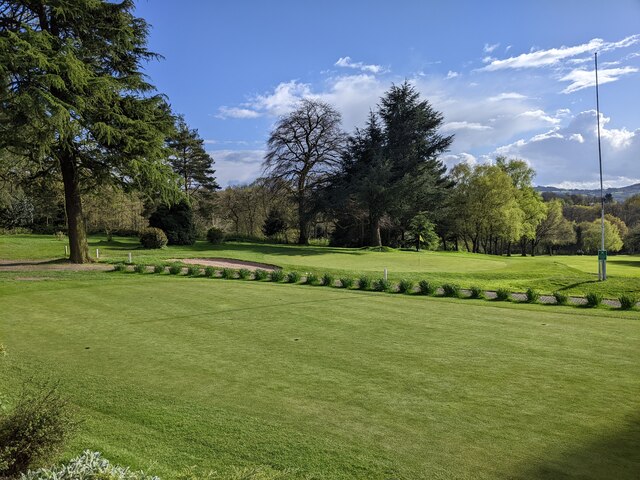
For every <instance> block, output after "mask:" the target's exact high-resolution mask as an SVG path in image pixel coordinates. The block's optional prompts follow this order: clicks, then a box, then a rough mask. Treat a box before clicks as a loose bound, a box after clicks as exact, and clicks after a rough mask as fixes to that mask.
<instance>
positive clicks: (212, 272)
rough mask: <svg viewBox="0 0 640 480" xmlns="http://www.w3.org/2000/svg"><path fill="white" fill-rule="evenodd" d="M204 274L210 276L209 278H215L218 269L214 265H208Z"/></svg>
mask: <svg viewBox="0 0 640 480" xmlns="http://www.w3.org/2000/svg"><path fill="white" fill-rule="evenodd" d="M204 276H205V277H209V278H213V277H215V276H216V269H215V268H214V267H206V268H205V269H204Z"/></svg>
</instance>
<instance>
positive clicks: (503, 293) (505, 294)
mask: <svg viewBox="0 0 640 480" xmlns="http://www.w3.org/2000/svg"><path fill="white" fill-rule="evenodd" d="M509 299H511V292H509V290H507V289H506V288H499V289H498V290H496V300H498V301H499V302H506V301H508V300H509Z"/></svg>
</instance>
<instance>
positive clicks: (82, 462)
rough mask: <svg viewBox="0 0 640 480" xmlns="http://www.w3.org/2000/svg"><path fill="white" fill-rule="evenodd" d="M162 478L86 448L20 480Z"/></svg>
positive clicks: (129, 479) (144, 479) (136, 479)
mask: <svg viewBox="0 0 640 480" xmlns="http://www.w3.org/2000/svg"><path fill="white" fill-rule="evenodd" d="M50 479H55V480H160V478H158V477H156V476H152V475H147V474H146V473H144V472H133V471H131V470H129V468H126V467H119V466H117V465H112V464H111V463H109V461H108V460H107V459H105V458H104V457H102V455H101V454H100V453H99V452H92V451H90V450H85V451H84V452H83V453H82V455H80V456H78V457H75V458H72V459H71V460H69V462H67V463H65V464H63V465H57V466H54V467H47V468H40V469H38V470H34V471H30V472H28V473H27V474H26V475H23V476H22V477H20V480H50Z"/></svg>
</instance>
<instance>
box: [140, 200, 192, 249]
mask: <svg viewBox="0 0 640 480" xmlns="http://www.w3.org/2000/svg"><path fill="white" fill-rule="evenodd" d="M149 224H150V225H151V226H152V227H157V228H160V229H162V230H163V231H164V232H165V234H166V235H167V239H168V240H169V245H193V244H194V243H195V241H196V230H195V226H194V224H193V210H192V208H191V205H189V203H188V202H187V201H186V200H181V201H180V202H179V203H177V204H175V205H171V206H167V205H160V206H159V207H158V208H157V209H156V211H155V212H153V214H151V216H150V217H149Z"/></svg>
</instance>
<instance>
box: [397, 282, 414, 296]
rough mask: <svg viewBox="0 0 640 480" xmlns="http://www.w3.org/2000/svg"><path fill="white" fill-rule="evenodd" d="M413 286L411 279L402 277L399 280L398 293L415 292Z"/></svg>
mask: <svg viewBox="0 0 640 480" xmlns="http://www.w3.org/2000/svg"><path fill="white" fill-rule="evenodd" d="M413 286H414V285H413V282H412V281H411V280H406V279H402V280H400V282H398V293H413Z"/></svg>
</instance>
